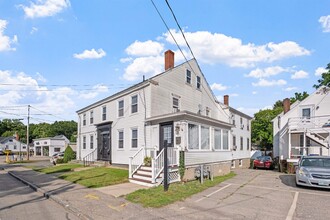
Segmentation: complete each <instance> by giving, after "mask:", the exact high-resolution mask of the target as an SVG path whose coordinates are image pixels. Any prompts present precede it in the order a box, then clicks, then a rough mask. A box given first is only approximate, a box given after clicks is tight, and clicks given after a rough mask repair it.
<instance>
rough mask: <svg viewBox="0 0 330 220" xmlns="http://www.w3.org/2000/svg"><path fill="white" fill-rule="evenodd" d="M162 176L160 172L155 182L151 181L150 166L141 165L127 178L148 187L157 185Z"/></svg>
mask: <svg viewBox="0 0 330 220" xmlns="http://www.w3.org/2000/svg"><path fill="white" fill-rule="evenodd" d="M162 176H163V174H161V175H160V176H159V177H158V178H157V179H156V183H152V170H151V167H147V166H141V167H140V168H139V169H138V170H137V171H136V172H135V173H134V174H133V177H132V178H130V179H129V181H130V182H131V183H135V184H139V185H143V186H148V187H154V186H158V185H160V184H161V182H162V179H163V178H162Z"/></svg>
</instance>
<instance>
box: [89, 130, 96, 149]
mask: <svg viewBox="0 0 330 220" xmlns="http://www.w3.org/2000/svg"><path fill="white" fill-rule="evenodd" d="M91 137H93V148H91V143H92V141H91V140H92V138H91ZM89 149H90V150H94V149H95V138H94V135H92V134H90V135H89Z"/></svg>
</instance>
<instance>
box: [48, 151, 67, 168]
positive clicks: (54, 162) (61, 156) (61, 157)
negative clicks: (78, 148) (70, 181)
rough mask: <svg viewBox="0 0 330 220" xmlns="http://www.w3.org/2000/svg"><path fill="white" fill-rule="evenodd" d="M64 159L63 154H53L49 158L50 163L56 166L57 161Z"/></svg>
mask: <svg viewBox="0 0 330 220" xmlns="http://www.w3.org/2000/svg"><path fill="white" fill-rule="evenodd" d="M63 157H64V152H56V153H54V154H53V156H52V157H51V158H50V162H51V163H52V164H54V165H56V164H57V160H58V159H63Z"/></svg>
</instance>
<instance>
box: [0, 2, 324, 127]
mask: <svg viewBox="0 0 330 220" xmlns="http://www.w3.org/2000/svg"><path fill="white" fill-rule="evenodd" d="M154 3H155V4H156V6H157V7H158V9H159V11H160V13H161V14H162V16H163V17H164V19H165V21H166V23H167V25H168V26H169V28H170V29H171V32H172V34H173V35H174V36H175V38H176V40H177V41H178V43H179V45H180V46H181V47H182V49H183V51H184V52H185V54H187V57H188V58H191V56H190V55H189V53H188V49H187V46H186V45H185V43H184V41H183V38H182V36H181V34H180V33H179V31H178V28H177V26H176V24H175V22H174V20H173V17H172V15H171V13H170V11H169V9H168V8H167V6H166V2H165V0H154ZM169 3H170V4H171V6H172V9H173V10H174V12H175V14H176V17H177V18H178V21H179V23H180V25H181V26H182V27H183V29H184V32H185V35H186V38H187V40H188V42H189V44H190V46H191V48H192V50H193V52H194V54H195V57H196V58H197V60H198V62H199V64H200V66H201V69H202V71H203V73H204V75H205V76H206V79H207V81H208V83H209V84H210V86H211V88H212V89H213V92H214V94H215V95H216V96H217V97H219V101H222V97H223V95H225V94H228V95H229V96H230V101H229V102H230V105H231V106H232V107H234V108H237V109H238V110H240V111H242V112H244V113H246V114H249V115H253V113H255V112H257V111H258V110H259V109H264V108H267V107H270V106H272V105H273V104H274V102H275V101H277V100H279V99H281V100H282V99H284V98H286V97H292V96H294V93H295V92H303V91H307V92H308V93H311V92H313V88H312V86H313V84H315V83H316V82H317V79H319V78H320V74H321V73H322V72H324V71H325V70H324V67H326V65H327V64H328V63H330V53H329V51H330V1H326V0H318V1H317V3H315V1H312V0H309V1H307V0H305V1H301V0H290V1H287V0H268V1H264V0H250V1H246V0H236V1H233V0H226V1H225V0H212V1H211V0H209V1H200V0H198V1H197V0H194V1H189V4H188V2H187V1H174V0H169ZM167 49H171V50H173V51H175V60H176V65H177V64H180V63H182V62H184V59H183V57H182V55H181V54H180V52H179V50H178V48H177V47H176V45H175V44H174V42H173V39H172V38H171V37H170V35H169V33H168V31H167V29H166V27H165V26H164V24H163V23H162V21H161V19H160V17H159V16H158V14H157V12H156V10H155V8H154V6H153V5H152V3H151V1H149V0H138V1H133V0H130V1H122V0H111V1H110V0H97V1H81V0H28V1H25V0H10V1H9V0H0V120H1V119H3V118H25V117H26V113H27V107H26V106H27V105H31V106H32V107H33V108H31V114H32V118H31V122H32V123H39V122H53V121H55V120H76V119H77V116H76V113H75V111H76V110H78V109H80V108H82V107H85V106H86V105H89V104H91V103H93V102H95V101H97V100H100V99H102V98H105V97H107V96H109V95H111V94H113V93H115V92H118V91H120V90H122V89H124V88H127V87H129V86H131V85H133V84H135V83H137V82H140V81H141V80H142V76H143V75H146V76H147V77H151V76H153V75H155V74H157V73H160V72H162V71H163V68H164V67H163V66H164V64H163V61H164V59H163V53H164V51H166V50H167Z"/></svg>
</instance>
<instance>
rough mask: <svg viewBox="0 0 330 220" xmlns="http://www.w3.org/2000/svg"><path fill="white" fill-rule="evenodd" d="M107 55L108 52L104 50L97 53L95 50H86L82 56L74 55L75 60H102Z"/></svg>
mask: <svg viewBox="0 0 330 220" xmlns="http://www.w3.org/2000/svg"><path fill="white" fill-rule="evenodd" d="M105 55H106V52H105V51H104V50H103V49H98V50H97V51H96V50H95V49H94V48H93V49H91V50H84V52H82V53H80V54H76V53H75V54H73V57H74V58H77V59H81V60H84V59H100V58H102V57H104V56H105Z"/></svg>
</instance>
